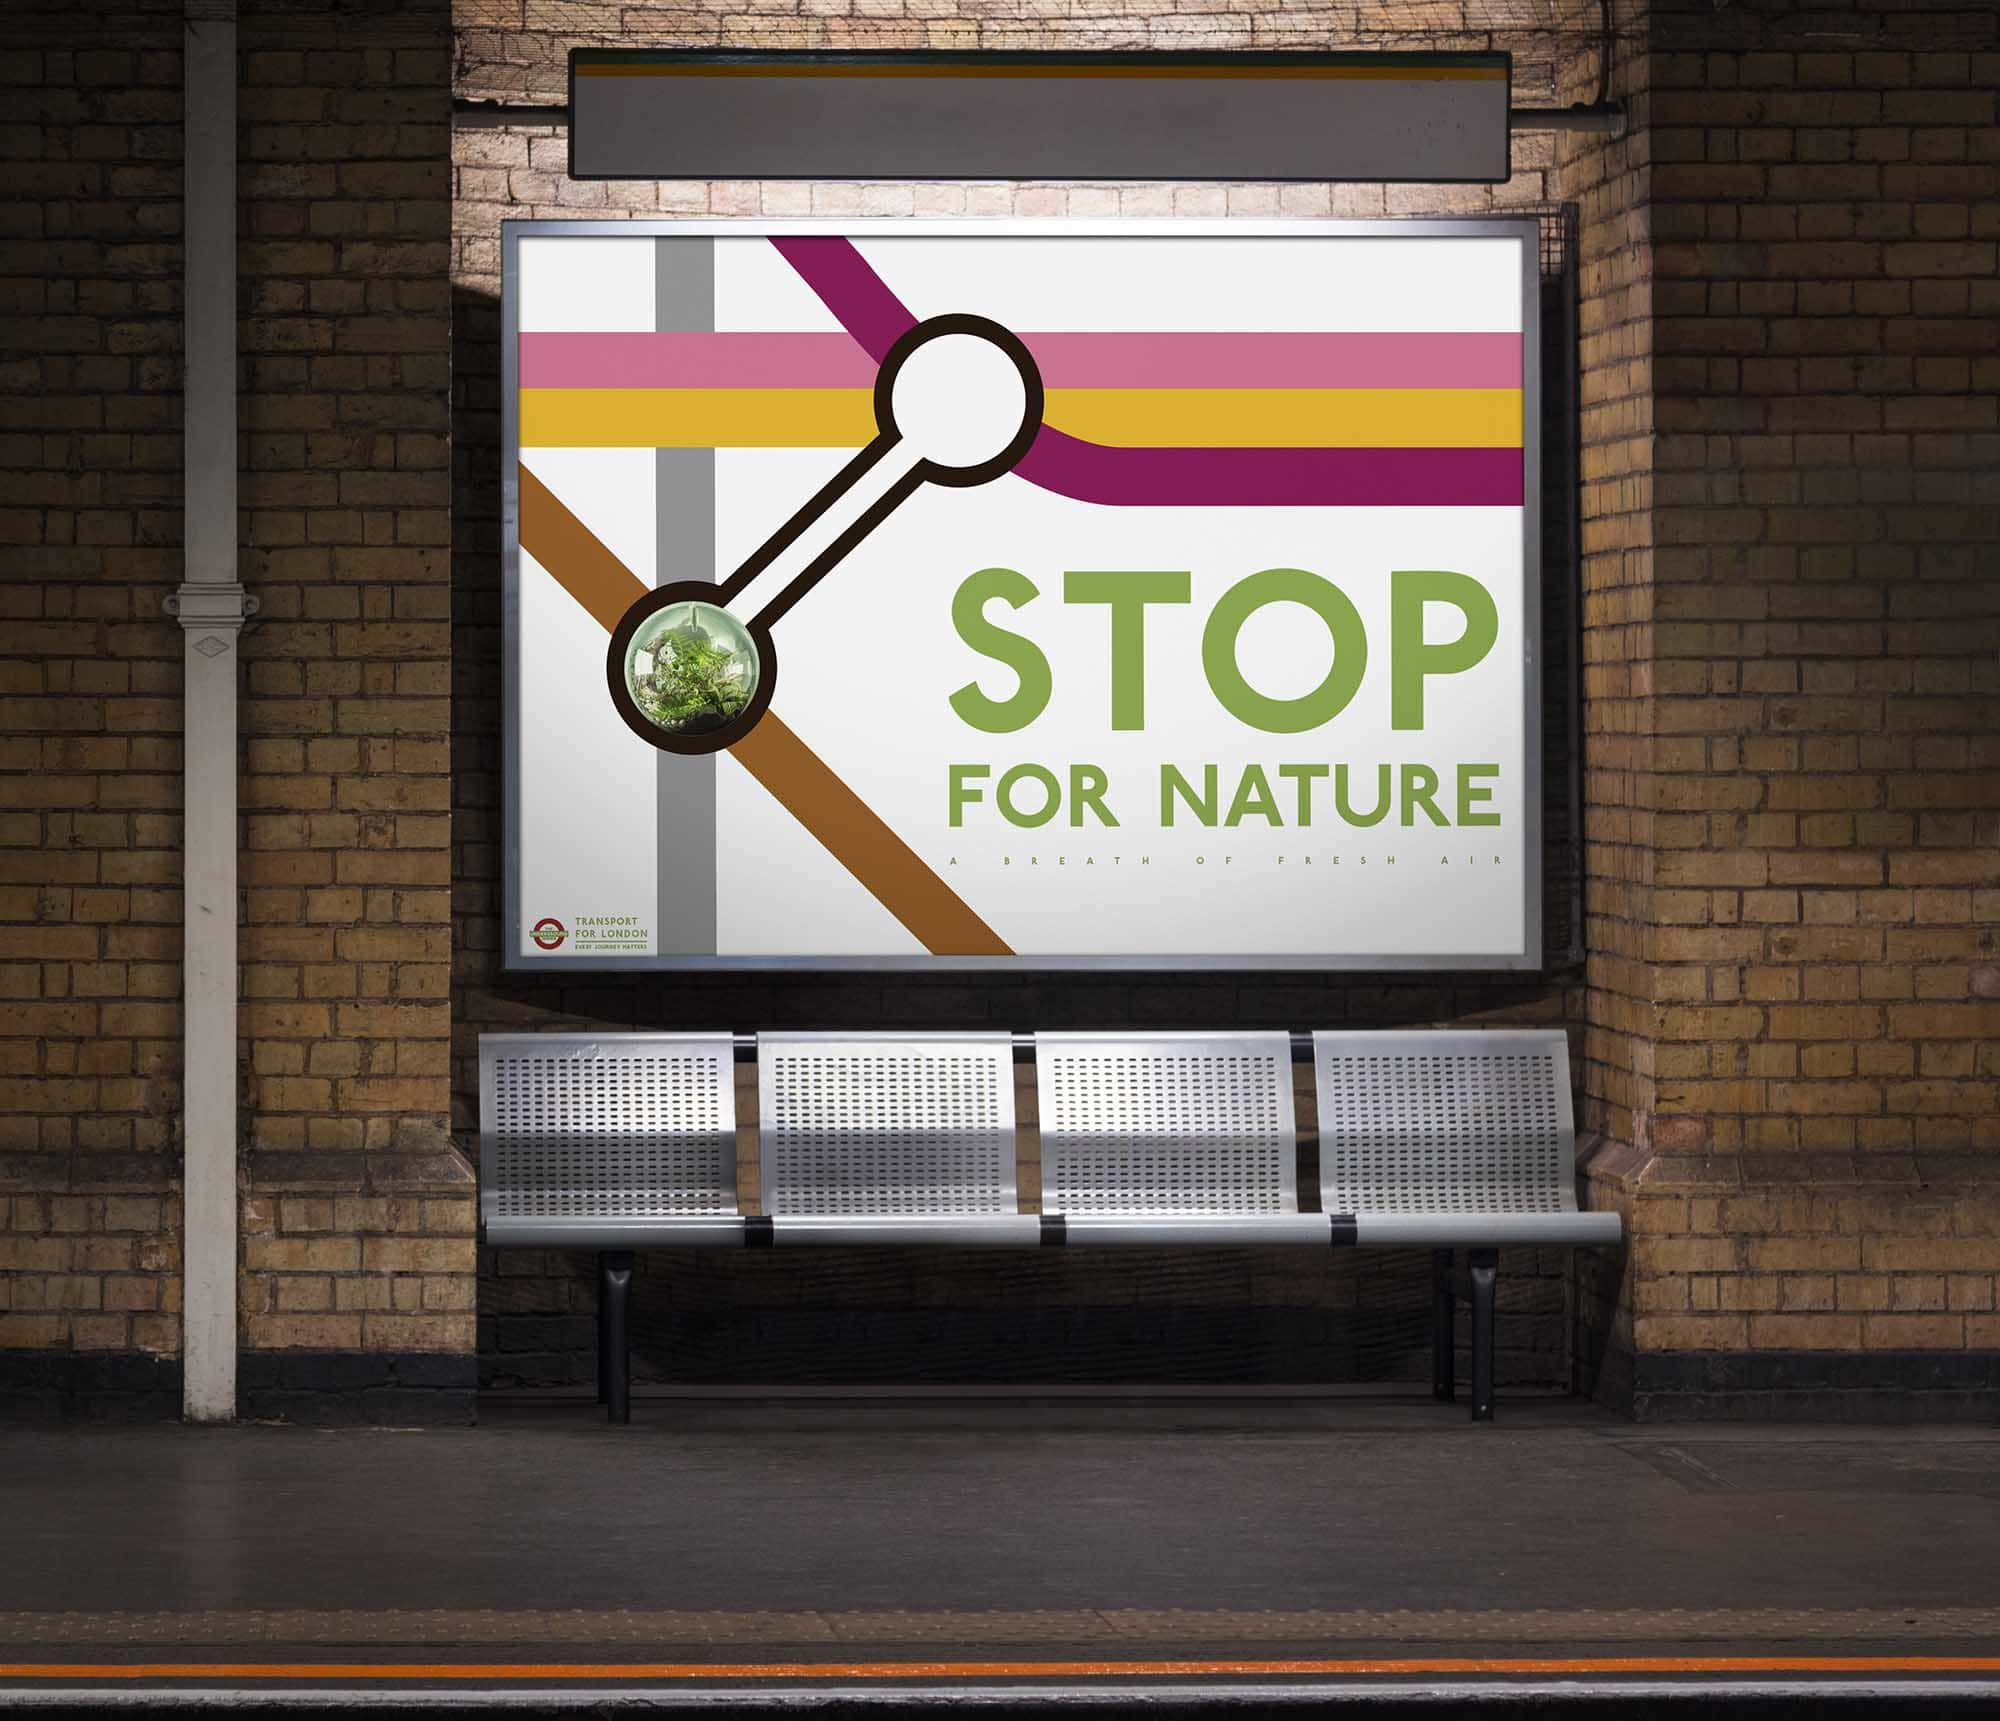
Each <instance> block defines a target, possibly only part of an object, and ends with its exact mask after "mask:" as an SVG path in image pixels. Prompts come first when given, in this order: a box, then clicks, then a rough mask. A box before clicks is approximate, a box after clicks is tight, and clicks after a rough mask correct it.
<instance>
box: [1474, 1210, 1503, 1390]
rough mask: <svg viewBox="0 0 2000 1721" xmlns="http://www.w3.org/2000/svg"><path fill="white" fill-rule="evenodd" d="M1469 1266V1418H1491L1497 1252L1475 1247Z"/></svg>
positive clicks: (1498, 1265)
mask: <svg viewBox="0 0 2000 1721" xmlns="http://www.w3.org/2000/svg"><path fill="white" fill-rule="evenodd" d="M1468 1259H1469V1261H1470V1263H1471V1267H1472V1420H1473V1421H1474V1422H1491V1421H1492V1420H1493V1281H1494V1279H1495V1277H1496V1276H1497V1275H1498V1273H1499V1268H1500V1251H1499V1250H1497V1249H1474V1250H1473V1251H1471V1254H1470V1256H1469V1257H1468Z"/></svg>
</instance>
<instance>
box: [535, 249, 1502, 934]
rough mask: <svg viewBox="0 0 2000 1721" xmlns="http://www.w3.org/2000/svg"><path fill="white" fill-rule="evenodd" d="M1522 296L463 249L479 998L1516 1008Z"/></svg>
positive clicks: (1290, 267) (1314, 268)
mask: <svg viewBox="0 0 2000 1721" xmlns="http://www.w3.org/2000/svg"><path fill="white" fill-rule="evenodd" d="M1537 287H1538V271H1537V227H1536V223H1535V222H1534V221H1533V220H1532V219H1519V220H1503V219H1492V220H1470V221H1421V222H1419V221H1410V222H1375V223H1350V222H1330V221H1296V222H1255V223H1253V222H1177V223H1173V224H1171V225H1162V224H1147V223H1139V222H1119V223H1114V224H1102V225H1099V226H1095V227H1093V226H1089V225H1086V224H1079V223H1074V222H1070V223H1039V224H1037V223H1022V222H1009V223H998V222H984V223H977V222H920V221H909V220H903V221H898V222H882V223H874V224H869V223H858V222H849V223H844V224H841V225H840V226H838V227H837V228H836V227H832V226H828V225H825V224H805V223H793V224H775V225H752V224H748V223H728V224H720V223H638V222H634V223H625V222H617V223H609V222H546V223H545V222H517V223H509V224H508V227H507V232H506V257H505V307H504V310H505V328H506V336H505V352H506V366H505V368H506V375H505V390H504V401H503V407H504V414H505V429H506V462H507V465H506V472H505V480H506V485H505V489H506V534H507V536H506V552H507V553H506V570H505V578H506V605H505V616H506V633H505V646H504V650H505V675H506V692H507V758H506V792H507V831H508V857H507V862H508V872H507V893H506V894H507V903H506V930H505V940H506V959H507V962H508V964H509V966H511V967H517V968H531V969H532V968H572V967H580V968H652V969H673V968H695V967H730V966H751V965H756V966H795V967H820V968H827V967H863V968H890V967H904V968H911V967H914V968H921V967H934V966H943V967H972V968H978V967H988V966H1008V965H1013V966H1025V967H1037V968H1056V967H1076V966H1104V967H1119V968H1143V967H1190V968H1191V967H1202V966H1210V967H1218V966H1219V967H1236V968H1246V969H1247V968H1278V967H1313V968H1336V967H1337V968H1363V969H1388V968H1399V967H1429V968H1441V967H1454V968H1458V967H1462V968H1524V967H1526V968H1531V967H1535V966H1537V965H1538V964H1539V961H1540V924H1539V903H1540V900H1541V880H1540V873H1541V836H1540V794H1539V782H1538V775H1539V772H1538V762H1539V759H1540V756H1541V754H1540V737H1539V708H1540V699H1539V665H1538V662H1537V652H1538V644H1539V575H1538V568H1537V558H1538V551H1539V526H1538V521H1537V471H1536V450H1535V438H1534V426H1535V425H1536V424H1537V422H1538V419H1537V403H1536V399H1535V384H1536V376H1537V353H1536V334H1537V327H1538V313H1537V306H1536V297H1535V296H1536V292H1537Z"/></svg>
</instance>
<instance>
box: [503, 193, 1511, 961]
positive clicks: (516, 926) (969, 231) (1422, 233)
mask: <svg viewBox="0 0 2000 1721" xmlns="http://www.w3.org/2000/svg"><path fill="white" fill-rule="evenodd" d="M772 235H798V236H801V237H805V236H814V235H816V236H819V237H822V238H828V237H840V238H845V239H886V238H899V239H905V238H917V237H924V236H933V237H937V238H961V239H962V238H1007V239H1024V238H1026V239H1062V238H1135V239H1138V238H1147V239H1159V238H1219V239H1260V238H1262V239H1273V238H1283V239H1306V238H1327V239H1360V238H1387V237H1391V236H1393V237H1396V238H1399V239H1405V240H1409V239H1418V240H1421V239H1469V238H1479V239H1512V240H1514V241H1515V242H1516V244H1517V245H1518V246H1519V247H1520V253H1521V388H1522V402H1521V414H1522V440H1521V459H1522V465H1523V474H1522V486H1523V488H1522V509H1521V516H1522V521H1521V525H1522V543H1521V552H1522V560H1521V602H1522V628H1521V647H1522V662H1521V689H1520V692H1521V699H1522V750H1523V754H1524V757H1523V760H1522V768H1523V772H1524V776H1525V779H1526V781H1525V785H1524V791H1523V796H1522V807H1523V822H1524V824H1525V826H1526V830H1525V832H1524V835H1523V840H1522V853H1523V855H1524V857H1525V859H1526V862H1527V864H1526V865H1525V867H1524V868H1523V874H1524V876H1523V879H1522V894H1523V902H1522V948H1521V949H1519V950H1516V951H1508V952H1504V953H1501V954H1498V955H1495V954H1491V953H1487V954H1479V955H1432V956H1384V955H1378V954H1365V953H1355V954H1328V953H1325V952H1302V953H1300V954H1298V955H1283V956H1277V955H1268V954H1264V955H1245V956H1232V955H1229V954H1227V953H1221V954H1216V953H1204V952H1198V951H1189V952H1174V953H1170V954H1169V953H1162V954H1159V955H1153V956H1130V955H1124V956H1032V955H1030V956H1022V955H1014V956H929V955H926V956H690V955H668V956H638V957H633V956H622V955H620V956H568V957H564V956H528V955H524V954H523V953H521V951H520V950H519V949H518V944H519V941H520V937H521V903H520V893H521V795H520V768H521V700H520V678H519V672H518V669H517V663H518V658H519V650H520V581H521V546H520V505H521V494H520V489H521V487H520V479H519V471H520V458H521V449H520V398H519V384H520V377H519V368H520V245H521V241H522V240H523V239H550V238H594V239H665V238H674V237H677V236H678V237H687V238H710V239H715V238H734V239H756V238H765V237H769V236H772ZM1540 247H1541V222H1540V220H1539V218H1538V217H1536V216H1533V215H1519V216H1505V215H1495V216H1475V217H1464V218H1454V217H1429V216H1414V217H1409V218H1405V219H1395V218H1390V219H1384V220H1373V221H1348V220H1329V219H1314V218H1310V217H1301V218H1294V219H1281V220H1229V219H1222V220H1177V221H1158V220H1129V221H1125V220H1102V221H1096V220H1068V219H1060V218H1058V219H1049V220H1019V219H996V220H965V219H959V218H956V217H953V218H937V219H933V218H926V217H912V216H899V217H887V218H877V219H846V218H837V219H828V220H802V221H764V220H756V219H747V218H746V219H742V220H735V221H713V220H689V221H671V220H669V221H506V222H502V223H501V395H500V402H501V404H500V412H501V457H502V460H503V462H504V464H503V466H502V469H501V476H500V489H501V511H502V532H503V538H502V550H501V557H502V567H501V577H502V599H501V639H502V644H501V662H502V675H501V680H502V684H503V689H504V693H503V706H504V716H503V723H504V734H503V741H502V763H501V793H502V800H503V802H504V814H505V817H504V828H505V833H506V835H505V867H504V880H503V889H502V892H501V896H502V905H501V916H502V921H503V929H502V935H501V965H502V968H503V970H504V971H505V972H507V973H510V974H553V973H655V974H657V973H787V972H792V973H860V974H871V973H872V974H890V973H904V974H908V973H1001V974H1009V973H1012V974H1019V973H1061V972H1079V971H1081V972H1094V973H1145V972H1160V971H1186V970H1198V971H1202V972H1208V973H1238V974H1249V973H1272V972H1280V971H1297V970H1306V971H1319V972H1342V973H1362V974H1368V973H1374V974H1388V973H1399V972H1419V973H1486V972H1499V973H1540V972H1541V971H1542V969H1543V966H1544V960H1545V957H1544V952H1543V950H1542V904H1543V889H1544V875H1545V873H1546V870H1547V856H1546V854H1545V853H1544V839H1543V829H1542V638H1541V635H1542V626H1541V620H1542V519H1541V516H1542V495H1541V466H1542V462H1541V437H1540V430H1541V393H1542V374H1541V312H1540V305H1541V290H1542V277H1541V254H1540ZM595 690H596V684H593V691H595Z"/></svg>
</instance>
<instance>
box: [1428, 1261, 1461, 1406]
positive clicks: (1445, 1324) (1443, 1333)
mask: <svg viewBox="0 0 2000 1721" xmlns="http://www.w3.org/2000/svg"><path fill="white" fill-rule="evenodd" d="M1451 1271H1452V1251H1451V1250H1449V1249H1434V1250H1432V1251H1431V1397H1433V1398H1435V1399H1436V1400H1437V1401H1438V1403H1440V1404H1449V1403H1451V1401H1452V1396H1453V1392H1454V1387H1455V1382H1454V1376H1455V1375H1456V1374H1457V1372H1458V1357H1457V1344H1456V1342H1455V1337H1456V1335H1455V1334H1454V1332H1453V1330H1452V1329H1453V1327H1454V1326H1455V1325H1456V1323H1457V1320H1458V1298H1457V1297H1456V1296H1455V1295H1454V1294H1453V1287H1452V1282H1451Z"/></svg>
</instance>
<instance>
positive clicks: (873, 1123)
mask: <svg viewBox="0 0 2000 1721" xmlns="http://www.w3.org/2000/svg"><path fill="white" fill-rule="evenodd" d="M757 1078H758V1088H757V1091H758V1112H759V1121H758V1131H757V1135H758V1163H759V1167H760V1170H761V1173H762V1187H763V1207H764V1212H765V1213H766V1214H768V1215H769V1216H770V1218H771V1222H772V1227H773V1239H772V1240H773V1241H774V1242H777V1243H779V1244H795V1243H803V1244H816V1243H929V1242H938V1243H957V1244H990V1245H994V1246H1002V1245H1010V1244H1011V1245H1020V1244H1024V1243H1033V1242H1035V1241H1036V1240H1037V1235H1038V1227H1039V1223H1040V1222H1039V1220H1038V1219H1037V1218H1036V1217H1035V1216H1034V1215H1032V1214H1026V1215H1024V1214H1022V1213H1021V1212H1020V1204H1019V1200H1018V1198H1017V1195H1016V1191H1015V1177H1014V1051H1013V1036H1012V1035H1011V1034H1007V1033H1004V1032H1002V1033H976V1034H763V1035H760V1036H759V1037H758V1041H757Z"/></svg>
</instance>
